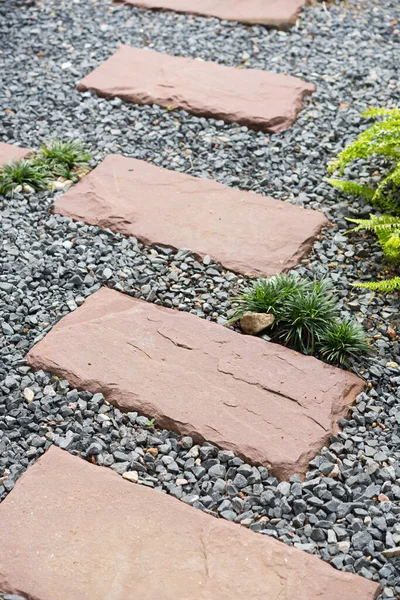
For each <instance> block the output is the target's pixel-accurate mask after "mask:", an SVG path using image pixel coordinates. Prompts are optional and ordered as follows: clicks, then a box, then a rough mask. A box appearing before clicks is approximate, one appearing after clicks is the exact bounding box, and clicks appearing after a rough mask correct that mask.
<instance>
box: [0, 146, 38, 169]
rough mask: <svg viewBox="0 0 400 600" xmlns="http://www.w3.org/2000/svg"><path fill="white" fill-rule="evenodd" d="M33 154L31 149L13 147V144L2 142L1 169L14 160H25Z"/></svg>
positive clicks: (0, 150) (0, 148)
mask: <svg viewBox="0 0 400 600" xmlns="http://www.w3.org/2000/svg"><path fill="white" fill-rule="evenodd" d="M31 152H32V150H31V149H30V148H20V147H19V146H13V144H5V143H4V142H0V168H1V167H2V166H3V165H7V164H8V163H10V162H12V161H13V160H20V159H21V158H25V157H26V156H28V154H30V153H31Z"/></svg>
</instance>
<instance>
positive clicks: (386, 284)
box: [351, 277, 400, 293]
mask: <svg viewBox="0 0 400 600" xmlns="http://www.w3.org/2000/svg"><path fill="white" fill-rule="evenodd" d="M351 285H352V286H353V287H358V288H364V289H368V290H373V291H376V292H384V293H389V292H394V291H395V290H400V277H393V279H383V280H382V281H371V282H370V283H352V284H351Z"/></svg>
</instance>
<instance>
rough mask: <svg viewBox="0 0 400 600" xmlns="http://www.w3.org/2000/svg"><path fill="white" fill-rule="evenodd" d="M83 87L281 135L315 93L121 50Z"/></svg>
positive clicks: (308, 87) (258, 76)
mask: <svg viewBox="0 0 400 600" xmlns="http://www.w3.org/2000/svg"><path fill="white" fill-rule="evenodd" d="M77 89H78V91H80V92H85V91H88V90H90V91H93V92H96V93H97V94H98V95H99V96H103V97H105V98H114V97H118V98H121V99H122V100H124V101H125V102H134V103H136V104H158V105H160V106H164V107H168V108H169V109H181V110H182V109H183V110H186V111H188V112H189V113H193V114H195V115H199V116H203V117H211V118H213V119H222V120H224V121H226V122H228V123H239V124H240V125H246V126H248V127H250V128H252V129H261V130H262V131H267V132H271V133H278V132H280V131H283V130H284V129H287V128H288V127H289V126H290V125H291V124H292V123H293V122H294V121H295V120H296V118H297V115H298V113H299V112H300V110H301V108H302V105H303V99H304V96H306V95H309V94H312V93H313V92H314V91H315V86H314V85H312V84H309V83H306V82H305V81H302V80H301V79H298V78H297V77H291V76H288V75H279V74H276V73H271V72H269V71H262V70H260V69H240V68H236V67H226V66H224V65H219V64H217V63H212V62H205V61H201V60H194V59H192V58H183V57H178V56H169V55H168V54H162V53H160V52H155V51H154V50H143V49H138V48H132V47H130V46H121V47H120V48H118V50H117V51H116V52H115V53H114V54H113V55H112V56H111V57H110V58H109V59H108V60H106V61H105V62H103V63H102V64H100V66H98V67H97V68H96V69H94V71H92V72H91V73H89V75H87V76H86V77H85V78H84V79H82V81H81V82H80V83H79V84H78V85H77ZM238 90H240V94H239V95H238Z"/></svg>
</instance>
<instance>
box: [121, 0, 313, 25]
mask: <svg viewBox="0 0 400 600" xmlns="http://www.w3.org/2000/svg"><path fill="white" fill-rule="evenodd" d="M125 3H126V4H132V5H134V6H139V7H140V8H152V9H161V10H173V11H175V12H183V13H192V14H195V15H204V16H207V17H217V18H218V19H224V20H227V21H240V22H242V23H249V24H260V25H268V26H270V27H278V28H279V29H288V28H289V27H291V26H292V25H294V23H295V22H296V19H297V17H298V15H299V12H300V9H301V8H302V7H303V6H304V5H305V4H306V0H278V1H277V0H241V1H240V0H239V1H238V0H236V2H233V1H232V0H201V2H199V0H125Z"/></svg>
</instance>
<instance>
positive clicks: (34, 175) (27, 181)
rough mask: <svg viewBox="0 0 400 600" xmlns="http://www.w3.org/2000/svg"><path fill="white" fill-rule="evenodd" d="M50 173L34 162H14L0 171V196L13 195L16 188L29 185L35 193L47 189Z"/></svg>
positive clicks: (24, 160)
mask: <svg viewBox="0 0 400 600" xmlns="http://www.w3.org/2000/svg"><path fill="white" fill-rule="evenodd" d="M49 180H50V179H49V173H48V172H47V170H46V169H45V168H44V167H43V166H40V165H37V164H35V163H34V162H33V161H32V160H27V159H21V160H14V161H13V162H11V163H10V164H8V165H4V166H3V168H2V169H0V194H3V195H4V194H8V193H12V192H13V191H14V190H15V188H16V187H18V186H23V185H27V186H29V187H30V188H32V189H33V190H34V191H38V190H42V189H45V187H46V186H47V184H48V183H49Z"/></svg>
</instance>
